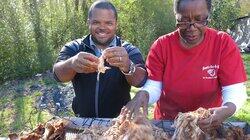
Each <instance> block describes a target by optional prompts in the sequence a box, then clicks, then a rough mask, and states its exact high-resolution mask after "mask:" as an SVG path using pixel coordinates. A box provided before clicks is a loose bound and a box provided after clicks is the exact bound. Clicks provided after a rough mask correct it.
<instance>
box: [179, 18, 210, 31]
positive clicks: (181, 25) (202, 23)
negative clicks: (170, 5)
mask: <svg viewBox="0 0 250 140" xmlns="http://www.w3.org/2000/svg"><path fill="white" fill-rule="evenodd" d="M208 21H209V20H208V18H206V19H205V20H201V21H194V22H181V21H177V23H176V26H177V27H178V28H179V29H187V28H190V27H191V26H192V25H193V26H194V27H195V28H200V27H204V26H207V24H208Z"/></svg>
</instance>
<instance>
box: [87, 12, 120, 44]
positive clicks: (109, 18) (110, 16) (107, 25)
mask: <svg viewBox="0 0 250 140" xmlns="http://www.w3.org/2000/svg"><path fill="white" fill-rule="evenodd" d="M88 25H89V30H90V34H91V35H92V39H93V41H94V42H95V43H96V45H100V46H105V47H106V46H107V45H108V44H109V43H110V42H111V41H112V40H113V38H114V36H115V34H116V29H117V21H116V18H115V14H114V12H113V11H112V10H108V9H99V8H94V9H93V11H92V16H91V17H90V19H88Z"/></svg>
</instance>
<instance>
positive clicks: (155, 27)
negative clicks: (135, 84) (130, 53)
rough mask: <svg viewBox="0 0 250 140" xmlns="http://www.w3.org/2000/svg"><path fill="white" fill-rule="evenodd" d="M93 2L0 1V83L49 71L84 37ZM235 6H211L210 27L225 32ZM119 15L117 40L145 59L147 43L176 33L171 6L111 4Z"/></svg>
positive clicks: (144, 1)
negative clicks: (69, 44)
mask: <svg viewBox="0 0 250 140" xmlns="http://www.w3.org/2000/svg"><path fill="white" fill-rule="evenodd" d="M93 1H94V0H1V5H0V36H1V38H0V42H1V43H0V83H2V82H4V81H7V80H11V79H15V78H22V77H27V76H31V75H33V74H35V73H39V72H42V71H44V70H47V69H51V68H52V65H53V62H54V61H55V59H56V57H57V54H58V52H59V50H60V48H61V47H62V45H64V44H65V43H66V42H68V41H70V40H73V39H76V38H80V37H82V36H84V35H86V34H87V33H88V28H87V26H86V25H87V23H86V21H87V11H88V7H89V6H90V4H91V3H93ZM235 1H236V0H228V1H227V0H222V1H220V0H215V1H214V2H213V6H214V8H213V9H214V10H213V13H212V17H211V19H212V22H211V25H212V26H213V27H215V28H218V29H221V30H226V29H227V28H230V27H232V25H233V22H232V20H233V19H235V18H236V17H237V15H238V11H239V10H238V9H239V8H238V7H239V6H238V7H237V6H234V5H235V3H236V2H235ZM111 2H113V3H114V5H115V6H116V7H117V9H118V16H119V18H118V20H119V24H118V25H119V28H118V33H117V34H118V35H120V36H121V37H122V38H124V39H125V40H128V41H129V42H131V43H133V44H134V45H135V46H138V47H139V48H140V50H141V52H142V53H143V55H144V58H146V56H147V53H148V50H149V47H150V45H151V44H152V42H153V41H154V40H155V39H156V38H158V37H159V36H161V35H163V34H166V33H169V32H171V31H173V30H174V29H175V18H174V14H173V10H172V5H173V1H172V0H156V1H152V0H126V1H124V0H111Z"/></svg>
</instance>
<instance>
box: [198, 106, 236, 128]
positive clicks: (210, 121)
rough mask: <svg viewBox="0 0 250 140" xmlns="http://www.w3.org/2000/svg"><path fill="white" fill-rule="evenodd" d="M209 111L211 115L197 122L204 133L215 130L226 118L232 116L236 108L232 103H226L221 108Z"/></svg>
mask: <svg viewBox="0 0 250 140" xmlns="http://www.w3.org/2000/svg"><path fill="white" fill-rule="evenodd" d="M209 110H210V112H211V114H212V115H211V116H210V117H209V118H206V119H201V120H199V121H198V125H199V126H200V128H201V129H202V130H203V131H205V132H207V131H211V130H215V129H217V128H218V127H219V126H220V125H221V124H222V123H223V122H224V121H225V120H226V119H227V118H228V117H230V116H232V115H233V114H234V112H235V110H236V106H235V105H234V104H233V103H226V104H225V105H224V106H222V107H216V108H211V109H209Z"/></svg>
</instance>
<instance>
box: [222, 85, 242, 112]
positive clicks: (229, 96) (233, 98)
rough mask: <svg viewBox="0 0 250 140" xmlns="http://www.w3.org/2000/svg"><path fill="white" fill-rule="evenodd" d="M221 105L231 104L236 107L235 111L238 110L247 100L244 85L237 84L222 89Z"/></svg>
mask: <svg viewBox="0 0 250 140" xmlns="http://www.w3.org/2000/svg"><path fill="white" fill-rule="evenodd" d="M222 98H223V103H222V105H224V104H225V103H228V102H231V103H233V104H234V105H235V106H236V111H237V110H239V109H240V108H241V107H242V106H243V104H244V103H245V101H246V100H247V93H246V85H245V84H244V83H237V84H233V85H229V86H223V87H222Z"/></svg>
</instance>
